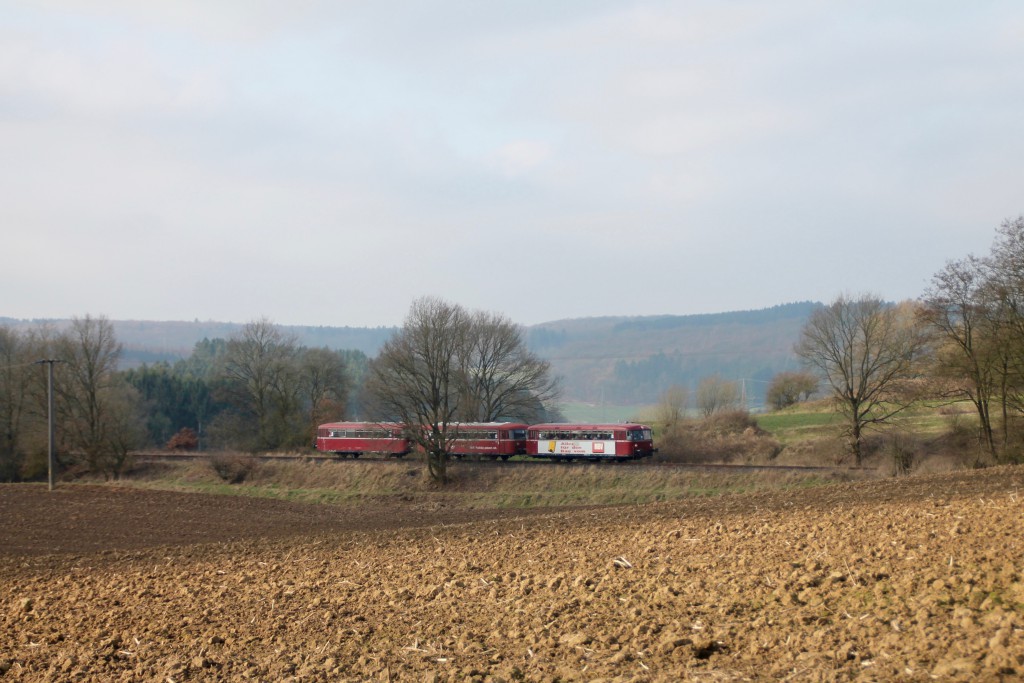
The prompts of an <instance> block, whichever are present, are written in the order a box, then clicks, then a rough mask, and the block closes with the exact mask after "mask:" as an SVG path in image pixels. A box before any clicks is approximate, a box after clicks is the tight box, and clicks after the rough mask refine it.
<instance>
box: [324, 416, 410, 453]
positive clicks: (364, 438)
mask: <svg viewBox="0 0 1024 683" xmlns="http://www.w3.org/2000/svg"><path fill="white" fill-rule="evenodd" d="M315 447H316V449H317V450H318V451H320V452H321V453H335V454H337V455H340V456H342V457H347V456H350V455H351V456H352V457H353V458H358V457H359V456H360V455H362V454H363V453H376V454H382V455H388V456H392V457H396V458H401V457H402V456H404V455H406V454H408V453H409V452H410V451H412V445H411V444H410V442H409V439H407V438H406V437H405V433H404V428H403V427H402V425H401V424H398V423H397V422H328V423H327V424H322V425H320V426H319V427H318V428H317V434H316V444H315Z"/></svg>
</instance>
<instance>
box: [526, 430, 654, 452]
mask: <svg viewBox="0 0 1024 683" xmlns="http://www.w3.org/2000/svg"><path fill="white" fill-rule="evenodd" d="M654 452H655V448H654V437H653V435H652V432H651V428H650V427H648V426H646V425H642V424H638V423H633V422H625V423H620V424H561V423H551V424H537V425H531V426H530V427H529V428H528V429H527V431H526V454H527V455H529V456H531V457H534V458H548V459H551V460H563V461H572V460H594V461H616V460H636V459H639V458H648V457H650V456H651V455H653V454H654Z"/></svg>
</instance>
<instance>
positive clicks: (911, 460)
mask: <svg viewBox="0 0 1024 683" xmlns="http://www.w3.org/2000/svg"><path fill="white" fill-rule="evenodd" d="M885 450H886V452H888V454H889V457H890V458H891V460H892V473H893V476H897V477H899V476H906V475H908V474H910V472H911V470H913V469H914V466H915V465H916V464H917V462H918V461H919V460H920V458H921V450H922V445H921V441H920V439H918V438H917V437H915V436H914V435H912V434H910V433H908V432H906V431H903V430H901V429H894V430H892V431H891V432H889V433H888V434H886V435H885Z"/></svg>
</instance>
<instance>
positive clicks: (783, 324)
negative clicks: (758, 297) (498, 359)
mask: <svg viewBox="0 0 1024 683" xmlns="http://www.w3.org/2000/svg"><path fill="white" fill-rule="evenodd" d="M819 305H820V304H817V303H814V302H809V301H808V302H800V303H793V304H785V305H782V306H774V307H772V308H766V309H763V310H757V311H737V312H732V313H714V314H705V315H684V316H644V317H636V318H625V317H619V318H616V317H608V318H584V319H574V320H559V321H556V322H549V323H543V324H540V325H536V326H534V327H531V328H529V330H528V334H529V343H530V347H531V348H533V349H534V350H535V351H536V352H537V353H539V354H541V355H542V356H544V357H545V358H547V359H548V360H550V361H551V364H552V366H553V367H554V368H555V369H556V371H557V372H558V374H560V375H561V376H562V381H563V387H564V396H565V398H566V399H568V400H575V401H586V402H591V403H603V404H610V405H643V404H650V403H654V402H656V401H657V400H658V397H659V396H660V395H661V393H662V392H663V391H664V390H665V389H667V388H668V387H670V386H672V385H673V384H678V385H681V386H684V387H687V388H689V389H691V390H693V389H696V387H697V384H698V383H699V382H700V380H701V379H702V378H704V377H709V376H712V375H715V374H718V375H720V376H721V377H722V378H723V379H727V380H737V381H740V382H741V385H742V386H743V388H744V389H745V391H746V399H747V404H748V405H749V406H751V407H757V406H760V405H761V404H762V403H763V401H764V393H765V390H766V389H767V385H768V382H769V381H770V380H771V378H772V377H773V376H774V375H775V374H776V373H778V372H781V371H783V370H793V369H796V368H797V365H798V364H797V359H796V357H795V355H794V354H793V345H794V344H795V343H796V341H797V339H798V338H799V335H800V330H801V329H802V328H803V326H804V324H805V323H806V321H807V318H808V316H809V315H810V313H811V311H812V310H814V308H815V307H816V306H819Z"/></svg>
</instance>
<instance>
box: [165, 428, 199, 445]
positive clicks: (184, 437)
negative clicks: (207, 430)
mask: <svg viewBox="0 0 1024 683" xmlns="http://www.w3.org/2000/svg"><path fill="white" fill-rule="evenodd" d="M198 447H199V435H198V434H196V432H195V430H194V429H191V428H190V427H182V428H181V429H179V430H178V433H177V434H175V435H174V436H172V437H171V438H170V440H169V441H168V442H167V446H166V448H167V449H168V450H171V451H194V450H196V448H198Z"/></svg>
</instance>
